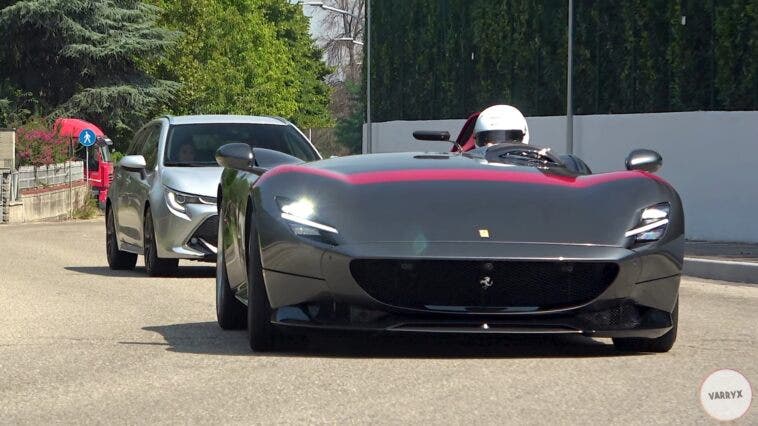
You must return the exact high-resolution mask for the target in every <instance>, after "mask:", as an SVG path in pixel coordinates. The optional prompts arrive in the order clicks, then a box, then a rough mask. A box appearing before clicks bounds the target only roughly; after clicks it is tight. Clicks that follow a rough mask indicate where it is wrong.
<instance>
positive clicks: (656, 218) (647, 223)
mask: <svg viewBox="0 0 758 426" xmlns="http://www.w3.org/2000/svg"><path fill="white" fill-rule="evenodd" d="M670 212H671V205H670V204H669V203H660V204H656V205H654V206H650V207H648V208H646V209H645V210H643V211H642V216H641V217H640V223H639V224H638V225H637V226H635V227H634V229H630V230H629V231H627V232H626V234H625V236H626V237H634V240H635V242H641V243H642V242H650V241H657V240H660V239H661V237H663V234H665V233H666V228H667V227H668V223H669V213H670Z"/></svg>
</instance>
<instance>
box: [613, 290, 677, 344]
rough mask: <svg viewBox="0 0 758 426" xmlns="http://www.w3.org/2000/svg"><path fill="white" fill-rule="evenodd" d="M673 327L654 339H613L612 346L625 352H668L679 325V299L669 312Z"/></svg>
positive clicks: (674, 339) (674, 340)
mask: <svg viewBox="0 0 758 426" xmlns="http://www.w3.org/2000/svg"><path fill="white" fill-rule="evenodd" d="M671 322H672V324H673V326H672V327H671V330H669V331H668V332H667V333H666V334H664V335H663V336H661V337H657V338H655V339H645V338H638V337H625V338H614V339H613V345H614V346H615V347H616V349H618V350H621V351H626V352H668V351H670V350H671V348H672V347H673V346H674V342H676V329H677V327H678V324H679V299H677V301H676V305H675V306H674V311H673V312H671Z"/></svg>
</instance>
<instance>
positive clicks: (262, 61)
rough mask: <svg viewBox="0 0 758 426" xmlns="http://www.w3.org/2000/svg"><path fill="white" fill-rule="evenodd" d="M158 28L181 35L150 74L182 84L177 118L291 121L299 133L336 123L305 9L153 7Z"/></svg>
mask: <svg viewBox="0 0 758 426" xmlns="http://www.w3.org/2000/svg"><path fill="white" fill-rule="evenodd" d="M152 2H153V4H155V5H157V6H158V7H160V8H161V9H162V10H163V12H162V15H161V21H160V22H161V23H162V24H163V25H166V26H168V27H170V28H173V29H176V30H180V31H182V33H183V36H182V37H181V39H180V41H179V44H178V45H177V47H176V48H175V49H173V50H171V51H170V52H169V54H168V55H167V56H166V57H165V58H164V59H163V60H162V61H160V62H157V63H145V64H144V65H145V67H146V68H147V69H149V70H151V73H153V74H154V75H157V76H160V78H164V79H169V80H176V81H179V82H181V83H182V88H181V89H180V91H179V94H178V98H177V101H176V102H175V103H174V104H173V106H172V108H171V110H172V112H173V113H175V114H190V113H191V114H201V113H202V114H254V115H278V116H283V117H286V118H288V119H290V120H292V121H293V122H295V123H296V124H298V125H300V126H302V127H310V126H313V127H324V126H328V125H330V124H331V118H330V115H329V110H328V106H329V87H328V86H327V85H326V84H325V83H324V81H323V78H324V77H325V76H326V75H328V74H329V73H330V72H331V71H330V69H329V68H328V67H326V65H325V64H324V63H323V62H322V60H321V51H320V50H319V49H317V48H316V47H315V46H314V44H313V41H312V40H311V38H310V36H309V34H308V20H307V18H306V17H305V16H304V15H303V13H302V7H301V6H299V5H297V4H291V3H290V2H288V1H286V0H237V1H232V0H152Z"/></svg>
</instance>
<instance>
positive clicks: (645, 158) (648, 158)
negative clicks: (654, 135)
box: [626, 149, 663, 173]
mask: <svg viewBox="0 0 758 426" xmlns="http://www.w3.org/2000/svg"><path fill="white" fill-rule="evenodd" d="M662 165H663V158H662V157H661V154H658V153H657V152H655V151H653V150H651V149H635V150H634V151H632V152H630V153H629V156H627V157H626V169H627V170H642V171H645V172H649V173H655V172H656V171H658V169H660V168H661V166H662Z"/></svg>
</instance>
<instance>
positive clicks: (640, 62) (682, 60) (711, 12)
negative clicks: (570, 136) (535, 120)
mask: <svg viewBox="0 0 758 426" xmlns="http://www.w3.org/2000/svg"><path fill="white" fill-rule="evenodd" d="M567 4H568V2H567V1H566V0H502V1H497V2H495V1H492V0H465V1H463V0H381V1H373V2H372V22H371V25H372V52H371V53H372V58H371V64H372V120H373V121H388V120H415V119H442V118H460V117H465V116H466V115H468V114H469V113H471V112H473V111H476V110H480V109H482V108H483V107H486V106H488V105H491V104H494V103H510V104H513V105H516V106H517V107H519V108H520V109H522V111H524V113H525V114H526V115H531V116H535V115H536V116H539V115H562V114H565V111H566V105H565V96H566V21H567ZM574 4H575V10H574V14H575V38H574V43H575V44H574V112H575V113H577V114H606V113H633V112H665V111H690V110H755V109H758V0H577V1H575V2H574ZM682 16H685V17H686V25H682Z"/></svg>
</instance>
